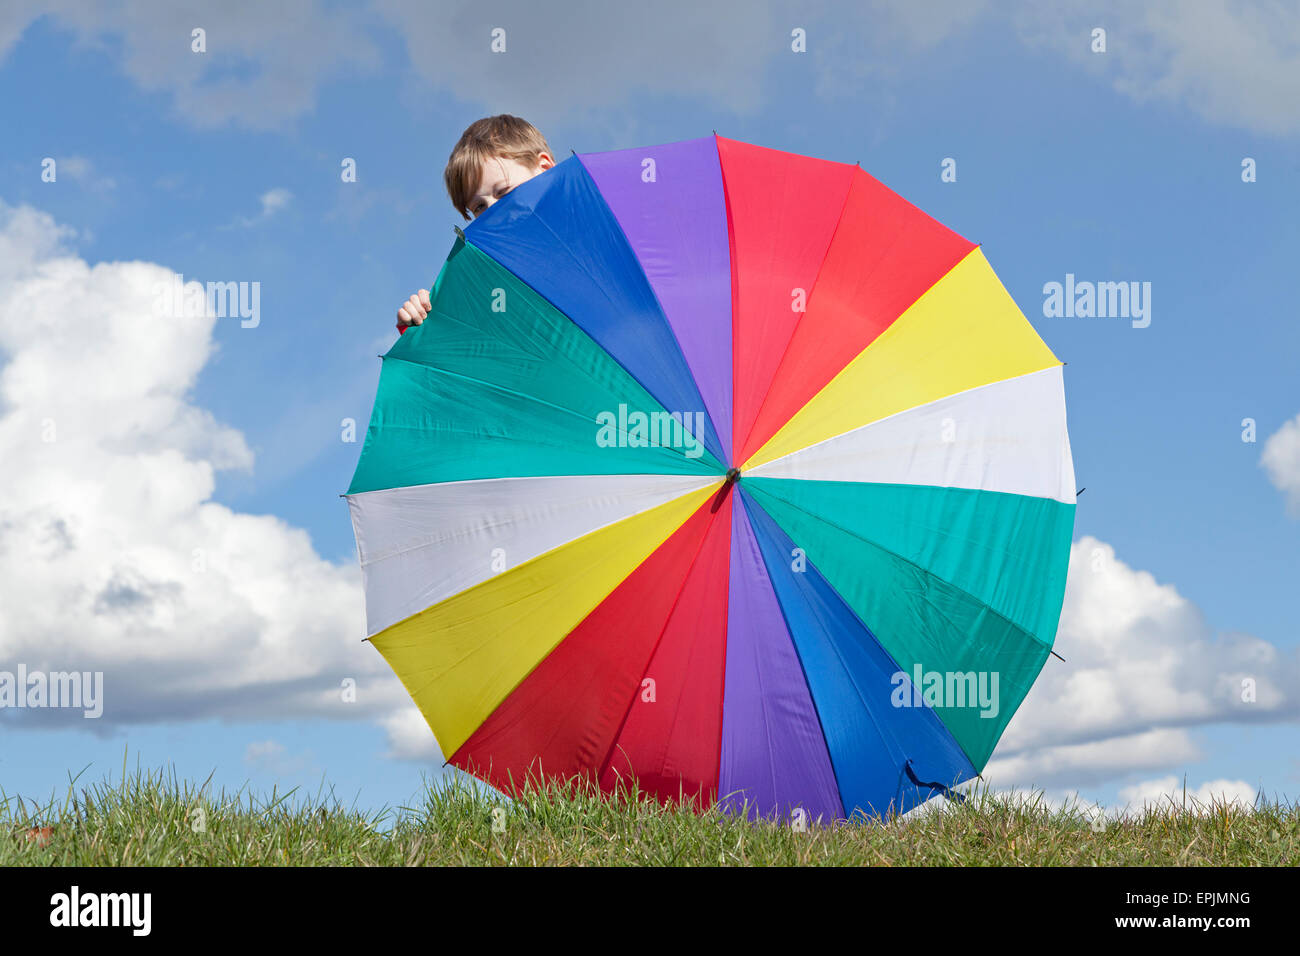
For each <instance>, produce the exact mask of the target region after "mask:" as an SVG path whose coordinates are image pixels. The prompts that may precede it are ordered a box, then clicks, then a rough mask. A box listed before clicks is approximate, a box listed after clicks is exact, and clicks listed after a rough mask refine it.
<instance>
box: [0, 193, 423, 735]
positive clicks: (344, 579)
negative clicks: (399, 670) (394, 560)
mask: <svg viewBox="0 0 1300 956" xmlns="http://www.w3.org/2000/svg"><path fill="white" fill-rule="evenodd" d="M71 236H72V233H71V231H70V230H68V229H66V228H62V227H60V226H58V225H57V224H56V223H55V222H54V221H53V220H52V219H51V218H50V217H49V216H48V215H47V214H45V213H42V212H39V211H37V210H34V209H32V208H30V207H26V206H23V207H18V208H13V207H9V206H6V205H4V204H3V203H0V461H3V462H4V465H5V480H4V495H3V496H2V497H0V607H3V609H4V612H3V614H0V660H4V661H8V662H12V663H14V664H17V663H19V662H22V663H25V664H27V666H28V667H29V668H31V669H44V670H73V669H75V670H83V671H85V670H89V671H103V672H104V674H105V678H104V699H105V708H104V715H103V717H102V718H101V719H100V720H98V721H79V722H78V728H79V729H90V730H97V731H98V730H103V731H107V730H108V729H109V728H110V727H111V726H114V725H120V724H122V723H132V722H153V721H165V720H175V719H186V718H199V717H211V716H220V717H223V718H226V719H229V720H241V719H244V720H256V719H277V718H286V717H301V716H305V715H319V716H326V717H331V718H337V719H348V718H359V719H367V718H369V719H373V718H376V717H379V716H382V715H384V714H387V713H391V712H393V711H395V710H396V709H397V708H398V707H400V706H403V705H406V704H409V698H406V696H405V693H404V691H403V690H402V688H401V685H400V683H398V681H397V680H396V678H395V677H393V676H392V674H391V672H390V671H389V669H388V666H387V664H386V663H385V662H384V661H383V659H382V657H381V656H380V655H379V654H377V653H376V652H375V651H374V649H373V648H371V647H369V646H367V645H365V644H363V643H362V641H361V637H362V636H363V635H364V633H365V621H364V615H363V610H362V607H363V605H362V595H361V586H360V574H359V572H358V570H357V568H356V567H355V566H353V565H351V564H350V563H345V564H341V565H338V564H333V563H331V562H328V561H325V560H323V559H322V558H321V557H320V556H319V555H318V554H317V553H316V552H315V550H314V549H313V547H312V544H311V540H310V538H309V537H308V535H307V533H306V532H305V531H303V530H302V529H300V528H295V527H292V526H291V525H289V524H287V523H286V522H284V521H282V520H280V519H279V518H276V517H275V516H273V515H253V514H245V513H241V512H238V511H234V510H232V509H230V508H228V507H226V506H224V505H221V504H218V503H216V502H214V501H213V500H212V493H213V490H214V487H215V481H216V475H217V473H218V472H220V471H222V470H224V469H231V468H250V467H252V464H253V460H252V455H251V453H250V451H249V449H248V446H247V444H246V443H245V441H244V438H243V436H242V435H241V434H240V433H239V432H238V431H236V430H234V429H232V428H229V427H227V426H225V425H222V424H220V423H219V422H217V421H216V420H215V419H214V418H213V417H212V415H211V414H210V413H209V412H208V411H207V410H205V409H203V408H200V407H198V406H196V405H194V404H193V403H192V401H191V400H190V393H191V391H192V389H193V387H194V385H195V381H196V379H197V377H198V375H199V373H200V371H201V370H202V369H203V367H204V365H205V363H206V362H207V361H208V360H209V358H210V357H211V356H212V354H213V348H214V346H213V327H214V325H215V323H216V322H217V321H230V320H218V319H217V318H215V317H214V316H212V315H206V316H200V317H196V318H185V319H160V318H158V317H157V316H155V315H154V314H153V313H152V304H153V301H154V295H155V289H156V288H158V287H160V286H161V284H163V283H167V282H170V281H171V277H172V273H171V271H170V270H168V269H166V268H164V267H163V266H161V265H155V264H152V263H147V262H111V263H98V264H94V265H91V264H90V263H87V262H85V261H84V260H82V259H81V258H79V257H78V256H77V255H75V254H73V253H71V252H69V251H67V250H66V249H65V248H64V243H65V242H66V240H68V239H69V238H71ZM69 302H94V303H95V309H94V316H93V318H85V319H84V320H78V321H69V319H68V313H67V303H69ZM240 334H246V335H256V334H258V333H257V332H256V330H253V329H249V330H247V331H246V332H241V333H240ZM346 677H352V678H355V679H356V680H357V682H358V703H355V704H346V703H343V701H342V698H341V694H340V685H341V682H342V680H343V679H344V678H346ZM24 715H25V716H24V719H25V721H26V722H28V723H31V724H46V725H49V724H54V723H58V724H59V725H60V726H63V725H64V724H65V723H66V719H67V714H66V713H63V712H58V711H27V712H24ZM92 723H93V724H94V725H95V726H93V727H92V726H89V725H90V724H92Z"/></svg>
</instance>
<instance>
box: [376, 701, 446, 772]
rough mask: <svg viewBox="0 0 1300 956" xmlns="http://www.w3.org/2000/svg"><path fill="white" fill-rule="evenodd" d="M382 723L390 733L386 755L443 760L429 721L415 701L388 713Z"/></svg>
mask: <svg viewBox="0 0 1300 956" xmlns="http://www.w3.org/2000/svg"><path fill="white" fill-rule="evenodd" d="M381 723H382V724H383V726H384V730H385V731H386V732H387V733H388V745H389V751H388V754H387V755H386V756H389V757H392V758H394V759H397V760H416V761H421V762H428V761H437V762H438V763H441V762H442V761H443V759H444V758H443V755H442V751H441V750H439V749H438V742H437V740H435V739H434V736H433V731H432V730H430V729H429V724H428V721H426V720H425V719H424V715H423V714H421V713H420V709H419V708H418V707H416V706H415V704H414V703H413V702H408V705H407V706H405V707H399V708H398V709H397V710H395V711H394V712H393V713H391V714H388V715H387V716H385V717H384V718H383V719H382V720H381Z"/></svg>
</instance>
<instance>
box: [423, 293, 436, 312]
mask: <svg viewBox="0 0 1300 956" xmlns="http://www.w3.org/2000/svg"><path fill="white" fill-rule="evenodd" d="M420 307H421V308H423V309H424V311H425V312H426V313H427V312H428V311H429V310H430V309H432V308H433V303H432V302H430V301H429V290H428V289H421V290H420Z"/></svg>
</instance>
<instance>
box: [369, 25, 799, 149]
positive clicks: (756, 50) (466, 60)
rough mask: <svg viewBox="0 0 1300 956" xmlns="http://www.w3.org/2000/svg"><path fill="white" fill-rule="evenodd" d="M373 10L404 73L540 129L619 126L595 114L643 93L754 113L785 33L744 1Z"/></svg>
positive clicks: (784, 44)
mask: <svg viewBox="0 0 1300 956" xmlns="http://www.w3.org/2000/svg"><path fill="white" fill-rule="evenodd" d="M374 6H375V9H376V10H378V11H379V12H380V13H381V14H383V15H384V16H385V17H386V18H387V19H389V20H390V21H391V22H392V23H393V24H395V25H396V26H397V27H398V29H399V30H400V32H401V34H402V35H403V36H404V37H406V41H407V53H408V56H409V59H410V62H411V66H412V67H414V69H415V70H416V71H417V72H418V73H419V74H420V75H421V76H422V77H424V78H425V79H426V80H427V81H428V82H430V83H431V84H432V85H433V86H435V87H437V88H439V89H443V90H448V91H451V92H452V93H454V94H455V95H456V96H458V97H459V98H460V99H461V100H464V101H465V102H467V103H471V104H474V109H475V110H476V111H477V112H478V113H480V114H481V113H484V112H487V113H501V112H505V113H514V114H517V115H520V116H523V117H525V118H526V119H528V120H530V121H531V122H533V123H534V124H536V125H537V126H538V127H539V128H541V129H542V130H543V131H545V130H547V129H548V128H551V127H552V126H558V125H560V124H561V123H563V124H564V125H566V126H571V125H573V124H575V123H581V122H588V123H589V122H591V121H593V120H595V119H596V117H594V116H591V115H587V114H590V113H592V112H593V111H597V110H601V111H602V113H601V116H602V118H604V119H605V120H609V121H611V122H615V123H618V119H617V118H614V119H612V120H611V118H610V116H608V115H606V114H605V113H604V112H603V111H604V110H607V109H608V108H610V107H614V106H618V105H621V104H623V103H625V102H627V101H628V100H629V99H632V98H635V97H639V96H643V95H645V94H650V95H670V96H678V97H682V98H685V99H689V100H690V101H692V102H706V103H711V104H714V105H716V106H720V107H723V108H727V109H730V110H733V111H735V112H737V113H740V114H742V115H752V114H754V113H756V112H757V111H758V110H759V109H760V108H761V106H762V101H763V99H762V93H763V89H762V88H763V77H764V73H765V71H766V67H767V65H768V63H769V61H770V60H771V59H772V57H773V56H775V55H776V54H777V53H779V52H781V51H782V50H786V49H788V44H789V39H788V35H789V29H790V26H793V25H794V24H793V22H791V23H790V25H789V26H787V24H786V19H785V18H780V19H778V18H777V16H776V13H775V11H774V5H773V4H771V3H768V2H751V0H721V2H712V3H694V2H681V0H676V2H667V3H653V4H609V3H584V4H578V5H573V4H550V5H547V4H536V3H528V2H524V0H507V2H503V3H495V4H491V5H487V4H482V3H479V2H477V0H452V2H445V3H438V4H429V3H418V2H411V0H375V3H374ZM496 28H500V29H502V30H504V31H505V42H506V50H505V52H504V53H493V52H492V50H491V48H490V43H491V40H492V31H493V30H494V29H496ZM473 118H477V116H475V117H471V119H473ZM628 122H629V124H630V125H627V126H625V128H629V129H630V128H632V127H634V125H635V121H634V119H629V121H628ZM551 146H552V148H553V149H556V150H562V149H563V145H562V144H559V143H551ZM556 158H557V159H562V158H564V157H563V156H557V157H556Z"/></svg>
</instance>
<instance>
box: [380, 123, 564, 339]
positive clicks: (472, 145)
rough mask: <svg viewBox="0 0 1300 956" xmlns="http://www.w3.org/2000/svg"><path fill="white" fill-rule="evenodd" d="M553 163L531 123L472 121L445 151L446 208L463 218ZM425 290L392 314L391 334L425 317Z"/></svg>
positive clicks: (544, 139)
mask: <svg viewBox="0 0 1300 956" xmlns="http://www.w3.org/2000/svg"><path fill="white" fill-rule="evenodd" d="M554 165H555V157H554V156H552V155H551V148H550V146H548V145H547V143H546V137H544V136H543V135H542V134H541V133H540V132H539V131H538V129H537V127H536V126H534V125H533V124H532V123H529V122H528V121H527V120H522V119H520V118H519V117H518V116H511V115H509V114H508V113H502V114H500V115H498V116H488V117H485V118H484V119H481V120H476V121H475V122H473V123H471V124H470V125H469V127H468V128H467V129H466V130H465V132H464V133H462V134H461V137H460V140H459V141H458V142H457V143H456V146H455V148H454V149H452V151H451V158H450V159H448V160H447V168H446V169H445V170H444V171H443V174H442V178H443V182H444V183H446V186H447V194H448V195H449V196H451V204H452V205H453V206H455V207H456V211H457V212H459V213H460V214H461V216H462V217H463V218H464V219H466V220H468V219H470V218H471V214H472V216H473V218H475V219H477V218H478V217H479V216H480V215H482V213H483V211H484V210H485V209H487V208H488V206H491V205H492V204H493V203H494V202H496V201H497V200H498V199H500V198H501V197H502V196H504V195H505V194H506V193H508V192H510V190H512V189H514V188H515V187H516V186H518V185H519V184H520V183H522V182H527V181H528V180H530V179H532V178H533V177H534V176H538V175H541V174H542V173H544V172H545V171H546V170H548V169H550V168H551V167H552V166H554ZM430 308H431V306H430V303H429V290H428V289H421V290H420V291H419V292H417V293H416V294H415V295H413V296H411V297H410V298H409V299H408V300H407V301H406V302H404V303H403V304H402V307H401V308H400V309H398V310H397V331H398V332H401V333H405V332H406V330H407V329H408V328H410V327H411V326H412V325H419V324H421V323H422V322H423V321H424V320H425V318H426V317H427V316H428V314H429V309H430Z"/></svg>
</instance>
